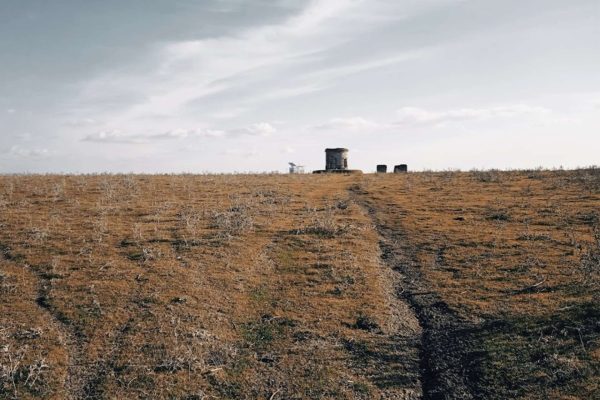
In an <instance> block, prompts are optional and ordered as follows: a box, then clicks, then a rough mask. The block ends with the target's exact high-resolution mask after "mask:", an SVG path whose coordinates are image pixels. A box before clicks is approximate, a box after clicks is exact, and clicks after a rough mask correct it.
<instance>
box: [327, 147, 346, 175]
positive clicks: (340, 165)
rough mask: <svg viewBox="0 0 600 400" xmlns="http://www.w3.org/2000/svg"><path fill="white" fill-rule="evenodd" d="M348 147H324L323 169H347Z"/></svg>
mask: <svg viewBox="0 0 600 400" xmlns="http://www.w3.org/2000/svg"><path fill="white" fill-rule="evenodd" d="M347 169H348V149H343V148H337V149H325V170H326V171H334V170H347Z"/></svg>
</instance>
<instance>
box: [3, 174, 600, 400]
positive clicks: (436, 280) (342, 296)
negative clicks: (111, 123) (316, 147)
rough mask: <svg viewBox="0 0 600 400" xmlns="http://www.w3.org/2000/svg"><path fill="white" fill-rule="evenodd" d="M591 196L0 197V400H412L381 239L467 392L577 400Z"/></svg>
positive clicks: (593, 357) (407, 188)
mask: <svg viewBox="0 0 600 400" xmlns="http://www.w3.org/2000/svg"><path fill="white" fill-rule="evenodd" d="M599 181H600V179H599V174H598V170H594V169H590V170H580V171H555V172H548V171H537V170H536V171H518V172H499V171H473V172H470V173H458V172H442V173H411V174H402V175H393V174H388V175H364V176H357V175H352V176H343V175H335V176H328V175H319V176H302V175H292V176H287V175H286V176H282V175H243V176H242V175H223V176H216V175H204V176H197V175H164V176H143V175H93V176H3V177H0V398H8V399H10V398H25V399H27V398H48V399H62V398H177V399H203V398H232V399H233V398H236V399H237V398H248V399H255V398H257V399H258V398H261V399H304V398H314V399H317V398H318V399H321V398H331V399H333V398H336V399H338V398H347V399H355V398H365V399H377V398H400V399H401V398H405V399H415V398H420V397H421V396H422V395H423V392H422V390H425V396H427V395H428V394H427V390H428V389H427V387H426V386H427V384H426V382H425V381H426V380H425V378H424V376H423V370H422V365H421V367H420V366H419V365H420V363H421V364H422V362H423V360H422V358H423V357H425V355H424V354H423V351H422V347H421V340H422V339H421V335H422V331H421V329H422V328H421V326H419V322H418V319H421V315H420V314H419V313H420V311H419V310H415V309H411V304H410V302H408V301H406V298H405V297H404V296H405V295H403V294H402V293H403V291H410V290H413V289H411V288H410V287H408V286H407V283H406V282H407V281H406V279H405V276H404V275H403V272H402V271H399V272H398V271H396V272H394V271H392V269H391V268H389V266H388V265H386V262H385V260H382V258H381V250H380V241H382V240H386V241H387V243H392V242H393V243H392V245H393V246H395V248H396V249H397V250H398V252H399V254H400V253H402V254H403V257H406V259H407V260H409V261H410V268H413V269H415V271H418V272H419V274H421V275H422V277H423V282H424V283H423V284H424V285H425V287H424V288H423V290H425V291H427V292H432V293H435V295H436V296H439V299H440V301H443V302H444V303H445V304H447V305H448V307H449V309H450V310H451V311H452V312H455V313H456V314H457V315H458V317H459V318H460V319H461V321H464V322H465V323H468V324H469V326H470V327H472V328H473V330H472V333H471V335H472V338H471V339H472V340H470V341H469V343H470V345H469V346H471V347H469V348H466V349H462V350H460V351H464V352H465V353H468V354H470V355H473V354H477V357H475V356H473V357H474V360H475V361H473V362H474V365H476V368H475V367H474V376H473V377H472V379H471V378H469V379H470V381H469V382H471V383H469V384H470V385H471V384H472V388H471V389H472V390H473V391H474V392H473V393H475V394H476V395H479V397H488V398H516V397H521V398H591V397H593V396H594V395H597V394H598V391H599V390H600V389H599V387H600V386H599V385H600V383H599V381H598V377H599V361H600V359H599V357H600V339H599V337H600V331H599V327H598V323H597V321H598V320H599V316H600V311H599V307H598V304H599V301H600V299H599V298H598V292H599V286H598V280H599V274H600V268H599V267H598V260H599V258H600V255H599V254H600V250H599V247H600V239H599V235H600V234H599V232H600V230H599V226H600V225H599V220H598V218H599V213H600V211H599V210H600V194H599V188H600V184H599ZM379 228H385V229H386V230H385V231H384V230H382V229H379ZM382 232H383V233H382ZM385 232H388V233H389V237H382V235H383V236H385V235H386V233H385ZM394 241H395V242H394ZM397 293H400V294H399V295H396V294H397ZM413 306H414V305H413ZM426 328H427V327H426ZM419 357H421V359H419ZM424 382H425V383H424ZM590 396H591V397H590ZM476 397H477V396H476Z"/></svg>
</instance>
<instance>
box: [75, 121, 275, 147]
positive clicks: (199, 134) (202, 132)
mask: <svg viewBox="0 0 600 400" xmlns="http://www.w3.org/2000/svg"><path fill="white" fill-rule="evenodd" d="M275 132H277V129H276V128H275V127H274V126H273V125H271V124H269V123H267V122H261V123H256V124H252V125H249V126H247V127H243V128H234V129H225V130H217V129H173V130H169V131H166V132H162V133H150V134H127V133H124V132H121V131H101V132H95V133H91V134H89V135H86V136H84V137H83V138H82V139H81V140H82V141H84V142H95V143H124V144H143V143H152V142H155V141H161V140H183V139H193V138H220V137H223V138H233V137H238V136H242V135H248V136H263V137H264V136H270V135H272V134H274V133H275Z"/></svg>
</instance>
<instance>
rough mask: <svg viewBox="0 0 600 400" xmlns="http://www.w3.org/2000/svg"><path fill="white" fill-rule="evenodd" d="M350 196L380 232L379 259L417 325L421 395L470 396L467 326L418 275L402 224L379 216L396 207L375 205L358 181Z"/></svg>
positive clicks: (446, 397) (418, 268)
mask: <svg viewBox="0 0 600 400" xmlns="http://www.w3.org/2000/svg"><path fill="white" fill-rule="evenodd" d="M350 192H351V195H352V197H353V199H354V200H355V201H356V202H357V203H358V204H360V205H361V206H362V207H363V208H364V209H365V211H366V212H367V213H368V215H369V216H370V217H371V219H372V221H373V224H374V227H375V229H376V230H377V232H378V234H379V236H380V242H379V246H380V250H381V256H382V261H383V262H384V263H385V264H386V265H388V266H389V267H390V269H392V270H393V271H394V272H395V274H396V275H397V278H396V281H397V282H398V288H397V292H396V293H397V296H398V297H399V299H401V300H402V301H404V302H406V303H407V304H408V305H409V306H410V309H411V310H412V311H413V312H414V314H415V316H416V318H417V319H418V321H419V324H420V325H421V329H422V334H421V338H420V344H419V347H420V348H419V358H420V365H419V369H420V371H419V372H420V381H421V385H422V392H423V398H424V399H473V398H475V396H474V394H473V393H474V391H473V381H474V379H475V377H474V376H472V372H471V371H472V370H473V369H472V368H471V365H472V364H473V360H471V359H470V357H471V356H470V354H471V353H469V352H467V349H469V348H471V347H472V346H473V343H471V340H470V339H469V337H470V336H471V335H470V332H472V331H473V329H474V328H473V327H472V326H471V325H470V324H469V323H468V322H466V321H464V320H463V319H462V318H460V317H459V316H458V315H456V313H454V312H453V311H452V310H451V309H450V308H449V307H448V306H447V305H446V303H444V301H443V300H442V299H441V298H440V296H439V295H438V294H437V293H435V292H434V291H433V290H432V289H431V287H430V286H429V285H428V283H427V282H426V280H425V279H424V277H423V275H422V273H421V270H420V265H419V263H418V261H417V259H416V256H415V254H414V249H412V248H411V243H410V240H409V237H408V236H407V235H406V234H405V233H404V232H403V230H402V226H393V225H390V224H388V219H386V218H385V215H386V214H387V213H389V212H398V211H399V210H394V211H391V210H385V209H383V210H382V209H381V205H380V204H378V205H377V207H375V205H374V203H373V201H372V199H371V198H370V197H369V193H368V192H367V191H365V190H364V189H363V188H362V186H361V185H360V184H357V185H353V186H351V187H350Z"/></svg>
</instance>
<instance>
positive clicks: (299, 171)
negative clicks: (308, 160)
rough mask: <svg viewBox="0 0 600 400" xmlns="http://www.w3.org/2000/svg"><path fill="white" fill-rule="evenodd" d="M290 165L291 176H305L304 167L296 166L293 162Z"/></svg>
mask: <svg viewBox="0 0 600 400" xmlns="http://www.w3.org/2000/svg"><path fill="white" fill-rule="evenodd" d="M288 164H290V174H303V173H304V165H296V164H294V163H293V162H290V163H288Z"/></svg>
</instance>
